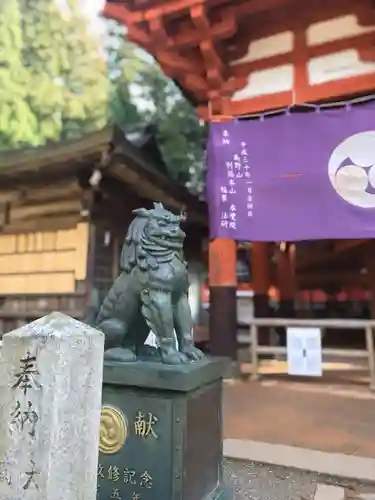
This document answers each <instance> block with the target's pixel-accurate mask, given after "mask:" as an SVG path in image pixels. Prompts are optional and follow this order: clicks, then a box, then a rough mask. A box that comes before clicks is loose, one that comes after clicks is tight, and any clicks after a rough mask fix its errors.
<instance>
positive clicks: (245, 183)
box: [207, 102, 375, 241]
mask: <svg viewBox="0 0 375 500" xmlns="http://www.w3.org/2000/svg"><path fill="white" fill-rule="evenodd" d="M207 152H208V167H209V171H208V177H207V196H208V202H209V209H210V227H211V236H212V237H222V238H233V239H235V240H248V241H300V240H314V239H326V238H327V239H330V238H374V237H375V103H374V102H371V103H367V104H361V105H356V106H353V107H351V108H349V109H348V108H339V109H334V110H332V109H329V110H327V109H325V110H321V111H320V112H315V111H313V112H305V113H302V112H301V113H293V114H284V115H279V116H275V117H266V118H264V120H259V119H256V120H241V121H238V120H237V121H232V122H230V123H216V124H212V125H211V129H210V137H209V143H208V148H207Z"/></svg>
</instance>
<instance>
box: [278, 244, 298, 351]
mask: <svg viewBox="0 0 375 500" xmlns="http://www.w3.org/2000/svg"><path fill="white" fill-rule="evenodd" d="M294 255H295V247H294V245H289V244H286V243H281V244H280V246H279V248H278V249H277V250H276V282H277V287H278V289H279V297H280V298H279V307H278V310H277V316H278V317H279V318H294V316H295V309H294V300H295V294H296V277H295V262H294ZM277 333H278V334H279V338H280V344H281V345H286V328H284V327H281V328H277Z"/></svg>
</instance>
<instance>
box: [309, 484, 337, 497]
mask: <svg viewBox="0 0 375 500" xmlns="http://www.w3.org/2000/svg"><path fill="white" fill-rule="evenodd" d="M314 500H345V490H344V488H341V486H329V485H327V484H318V485H317V487H316V491H315V496H314Z"/></svg>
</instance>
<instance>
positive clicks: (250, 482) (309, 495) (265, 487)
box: [224, 460, 375, 500]
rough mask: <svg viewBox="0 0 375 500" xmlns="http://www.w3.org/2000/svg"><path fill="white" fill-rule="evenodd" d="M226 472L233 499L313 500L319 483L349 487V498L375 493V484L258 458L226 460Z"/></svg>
mask: <svg viewBox="0 0 375 500" xmlns="http://www.w3.org/2000/svg"><path fill="white" fill-rule="evenodd" d="M224 475H225V482H226V484H228V485H231V486H232V487H233V492H234V495H233V500H313V498H314V494H315V490H316V485H317V484H329V485H333V486H341V487H343V488H345V489H346V493H347V498H348V500H349V499H353V500H354V499H356V498H361V497H360V494H361V493H362V494H363V493H375V485H366V484H363V483H359V482H356V481H352V480H349V479H340V478H334V477H331V476H325V475H322V474H317V473H314V472H307V471H303V470H296V469H294V470H293V469H286V468H284V467H278V466H272V465H264V464H259V463H254V462H246V463H245V462H239V461H234V460H225V461H224Z"/></svg>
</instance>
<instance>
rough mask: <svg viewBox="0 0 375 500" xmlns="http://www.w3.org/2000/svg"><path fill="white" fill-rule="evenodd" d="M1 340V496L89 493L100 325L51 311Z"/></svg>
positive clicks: (59, 497)
mask: <svg viewBox="0 0 375 500" xmlns="http://www.w3.org/2000/svg"><path fill="white" fill-rule="evenodd" d="M3 340H4V342H3V346H2V348H1V357H0V401H1V406H0V500H20V499H22V500H78V499H80V500H95V499H96V494H97V488H96V483H97V464H98V454H97V450H98V444H99V424H100V409H101V387H102V375H103V373H102V372H103V370H102V367H103V352H104V335H103V333H102V332H100V331H98V330H94V329H93V328H91V327H90V326H88V325H86V324H84V323H81V322H79V321H76V320H74V319H72V318H69V317H68V316H65V315H63V314H60V313H52V314H50V315H48V316H45V317H43V318H40V319H38V320H37V321H34V322H32V323H29V324H28V325H25V326H23V327H21V328H19V329H17V330H14V331H12V332H10V333H8V334H6V335H4V337H3Z"/></svg>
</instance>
